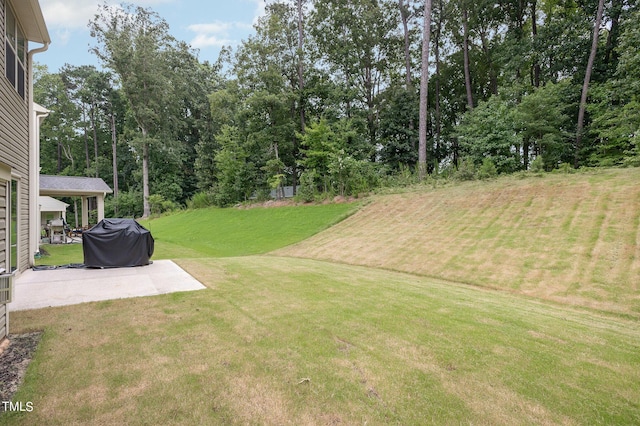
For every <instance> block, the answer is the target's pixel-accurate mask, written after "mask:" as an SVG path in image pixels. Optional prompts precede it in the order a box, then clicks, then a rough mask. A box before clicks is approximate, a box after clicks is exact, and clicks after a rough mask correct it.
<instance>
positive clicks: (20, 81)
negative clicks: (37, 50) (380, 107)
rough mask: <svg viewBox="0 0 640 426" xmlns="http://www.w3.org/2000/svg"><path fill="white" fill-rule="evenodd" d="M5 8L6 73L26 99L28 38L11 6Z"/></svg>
mask: <svg viewBox="0 0 640 426" xmlns="http://www.w3.org/2000/svg"><path fill="white" fill-rule="evenodd" d="M5 9H6V10H5V16H6V21H5V24H6V25H5V66H6V70H5V75H6V77H7V79H8V80H9V82H10V83H11V85H12V86H13V87H14V89H16V91H17V92H18V94H19V95H20V96H21V97H22V99H24V96H25V90H24V88H25V84H24V80H25V63H26V52H27V49H26V46H27V40H26V38H25V36H24V34H23V33H22V30H20V27H19V26H18V22H17V21H16V18H15V16H14V15H13V12H12V11H11V7H9V6H6V8H5Z"/></svg>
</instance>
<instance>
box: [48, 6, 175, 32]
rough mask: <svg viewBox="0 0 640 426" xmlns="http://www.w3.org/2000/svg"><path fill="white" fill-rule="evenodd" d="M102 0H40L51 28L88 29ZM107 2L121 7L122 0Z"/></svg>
mask: <svg viewBox="0 0 640 426" xmlns="http://www.w3.org/2000/svg"><path fill="white" fill-rule="evenodd" d="M172 1H174V0H128V1H127V3H131V4H134V5H140V6H143V7H146V6H152V5H154V4H162V3H171V2H172ZM102 3H103V1H102V0H63V1H61V0H40V7H41V8H42V14H43V15H44V19H45V21H46V23H47V27H49V29H59V28H65V29H86V28H87V25H88V24H89V21H90V20H91V19H93V17H94V16H95V14H96V13H97V12H98V5H100V4H102ZM107 4H110V5H113V6H114V7H119V6H118V5H119V4H120V0H108V1H107Z"/></svg>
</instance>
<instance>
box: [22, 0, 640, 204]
mask: <svg viewBox="0 0 640 426" xmlns="http://www.w3.org/2000/svg"><path fill="white" fill-rule="evenodd" d="M425 6H427V7H425ZM599 6H602V13H601V14H600V13H599ZM425 10H427V11H428V12H429V13H430V16H425V14H424V13H425ZM639 13H640V12H639V10H638V4H637V1H635V0H611V1H609V2H604V3H601V2H599V1H596V0H588V1H580V2H578V1H575V0H568V1H557V0H540V1H538V0H526V1H522V0H519V1H500V2H489V1H479V2H477V1H476V2H469V1H467V0H455V1H446V0H438V1H433V2H432V1H429V2H428V4H427V2H424V1H412V0H398V1H395V0H349V1H344V0H277V1H271V2H269V3H268V4H267V7H266V13H265V15H264V16H263V17H261V18H260V19H259V20H258V21H257V22H256V24H255V32H254V34H253V35H252V36H250V37H249V38H248V39H246V40H244V41H243V42H242V43H241V44H240V45H239V46H237V48H235V49H234V50H232V49H231V48H225V49H223V51H222V53H221V55H220V58H219V60H218V61H217V62H216V63H214V64H211V63H207V62H202V61H200V60H199V59H198V52H197V51H195V50H193V49H191V48H190V47H189V46H188V45H187V44H186V43H184V42H181V41H179V40H176V39H175V38H174V37H173V36H172V35H171V30H170V28H169V26H168V25H167V23H166V21H164V20H163V19H162V17H160V16H158V15H157V14H156V13H155V12H154V11H153V10H152V9H148V8H146V9H145V8H141V7H134V6H131V5H126V4H123V5H121V6H120V7H114V6H108V5H107V4H104V5H102V6H101V8H100V10H99V13H98V14H97V15H96V16H95V18H94V19H93V20H92V21H91V22H90V23H89V27H90V29H91V32H92V35H93V36H94V37H95V45H94V47H93V48H92V51H93V52H94V53H95V54H96V55H97V57H98V58H100V60H101V61H102V65H103V69H102V70H101V69H97V68H95V67H92V66H84V65H74V66H72V65H67V66H65V67H63V68H62V69H60V70H59V71H58V72H55V73H51V72H49V70H47V69H45V68H43V67H37V68H36V79H35V85H34V98H35V100H36V102H38V103H40V104H42V105H43V106H45V107H47V108H48V109H50V110H51V111H52V113H51V114H50V116H49V117H48V118H47V120H45V122H44V124H43V128H42V132H41V133H42V142H41V144H42V149H41V152H42V159H41V163H42V169H43V172H44V173H54V174H67V175H87V176H99V177H102V178H103V179H105V181H107V182H108V183H109V184H110V185H115V186H116V187H117V189H118V190H119V191H118V197H117V198H116V197H114V199H113V200H112V201H111V202H110V203H111V204H110V205H109V206H108V208H111V209H113V210H114V211H115V210H116V209H118V213H121V214H125V215H137V216H139V215H148V214H150V212H151V204H153V203H155V204H160V205H161V207H162V209H164V208H171V207H173V206H180V205H186V204H187V203H188V202H189V200H191V199H192V198H193V197H194V195H196V194H197V193H200V194H208V195H210V199H211V200H213V202H215V203H217V204H219V205H229V204H234V203H237V202H242V201H245V200H247V199H249V198H252V197H261V196H266V195H267V194H269V192H270V191H272V190H274V189H275V190H276V193H277V194H280V192H279V189H280V188H281V187H282V186H284V185H291V186H294V187H296V188H298V187H300V188H301V190H304V192H305V194H307V195H308V196H309V194H311V198H312V196H313V194H316V195H317V194H319V193H323V192H329V193H335V194H345V195H348V194H349V193H357V192H358V191H366V190H368V189H371V186H374V185H377V184H379V183H380V182H381V181H383V180H384V179H386V177H388V176H394V175H397V174H398V173H400V174H402V173H406V171H407V170H415V171H416V172H417V171H418V170H419V169H418V168H417V164H418V160H419V158H420V161H422V162H425V163H426V164H424V165H423V166H422V168H423V172H427V173H430V174H440V173H452V172H455V170H456V168H457V167H459V166H461V165H462V164H463V163H464V164H466V165H469V164H473V165H474V166H475V167H482V165H483V164H485V166H486V165H487V164H488V163H487V161H490V162H491V164H492V165H493V167H495V171H496V172H497V173H512V172H516V171H520V170H528V169H529V168H531V167H532V164H533V163H534V161H535V162H536V164H537V165H540V164H541V165H542V167H543V169H546V170H553V169H555V168H558V167H560V166H561V165H566V164H571V165H581V166H603V165H606V166H612V165H637V164H639V163H640V159H639V158H640V152H639V150H638V140H639V137H638V134H639V133H638V129H639V126H640V124H639V123H640V106H639V105H640V100H639V99H638V96H639V95H638V94H639V93H640V88H639V83H638V81H640V74H639V71H638V70H639V69H640V54H639V53H638V49H637V46H638V44H639V43H640V35H639V34H640V26H639V25H640V24H639V22H640V19H638V18H640V15H639ZM425 17H426V18H428V19H425ZM425 22H427V23H428V24H427V25H428V28H427V31H426V32H425V31H424V30H425V27H424V23H425ZM426 36H428V37H426ZM423 41H427V46H426V49H424V50H423ZM423 52H424V53H425V55H424V56H423ZM423 64H424V65H428V66H425V67H422V65H423ZM421 76H424V77H425V79H428V85H427V84H426V83H427V81H424V82H423V83H424V84H423V85H422V90H423V92H424V93H423V94H422V95H421V94H420V93H419V92H420V87H418V85H417V84H415V83H414V82H417V81H420V77H421ZM586 82H588V86H587V85H585V83H586ZM581 95H582V100H581ZM421 100H422V101H423V102H424V105H423V109H422V110H423V112H422V115H420V116H419V114H418V112H419V111H420V110H421V108H420V101H421ZM419 119H420V121H422V125H421V126H418V124H419ZM419 141H420V142H421V144H422V149H423V153H422V154H421V153H420V152H419V148H420V147H421V144H420V143H419ZM487 159H489V160H487ZM487 167H488V166H487ZM563 167H565V166H563Z"/></svg>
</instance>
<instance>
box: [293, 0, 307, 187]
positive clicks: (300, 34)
mask: <svg viewBox="0 0 640 426" xmlns="http://www.w3.org/2000/svg"><path fill="white" fill-rule="evenodd" d="M303 21H304V16H303V14H302V0H298V89H299V90H300V133H301V134H304V132H305V130H306V126H307V123H306V121H307V120H306V110H305V96H304V87H305V85H304V64H303V62H302V52H303V51H302V49H303V48H304V26H303ZM297 151H298V141H297V138H296V137H295V136H294V137H293V155H294V158H295V157H296V155H297ZM292 175H293V178H292V184H293V195H296V192H297V186H298V167H297V164H296V161H294V162H293V173H292Z"/></svg>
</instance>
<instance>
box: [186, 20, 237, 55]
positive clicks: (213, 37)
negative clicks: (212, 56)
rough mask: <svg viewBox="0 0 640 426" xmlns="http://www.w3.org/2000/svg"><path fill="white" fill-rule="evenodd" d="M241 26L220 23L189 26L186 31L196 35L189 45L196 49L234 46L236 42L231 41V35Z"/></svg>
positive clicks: (233, 23)
mask: <svg viewBox="0 0 640 426" xmlns="http://www.w3.org/2000/svg"><path fill="white" fill-rule="evenodd" d="M241 25H242V24H240V23H238V22H221V21H216V22H211V23H208V24H193V25H189V27H187V28H188V30H189V31H191V32H194V33H196V35H195V37H194V38H193V40H191V42H190V43H189V44H191V46H192V47H194V48H196V49H202V48H205V47H222V46H229V45H235V44H237V41H236V40H233V38H232V37H231V33H232V32H233V31H234V29H236V28H241Z"/></svg>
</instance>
